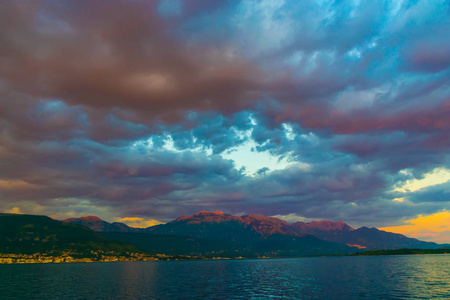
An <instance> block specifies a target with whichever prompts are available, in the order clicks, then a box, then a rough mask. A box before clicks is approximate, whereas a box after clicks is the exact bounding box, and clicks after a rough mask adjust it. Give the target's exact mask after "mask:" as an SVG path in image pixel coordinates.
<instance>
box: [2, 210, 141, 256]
mask: <svg viewBox="0 0 450 300" xmlns="http://www.w3.org/2000/svg"><path fill="white" fill-rule="evenodd" d="M99 250H100V251H109V252H116V253H125V252H134V253H142V252H143V251H142V250H139V249H138V248H136V247H135V246H133V245H130V244H126V243H122V242H116V241H110V240H108V239H106V238H105V237H103V236H101V235H100V234H98V233H95V232H93V231H92V230H90V229H88V228H86V227H84V226H81V225H76V224H70V223H63V222H60V221H56V220H53V219H51V218H49V217H46V216H34V215H16V214H0V252H1V253H20V254H33V253H45V252H55V251H71V252H77V253H91V252H92V251H99Z"/></svg>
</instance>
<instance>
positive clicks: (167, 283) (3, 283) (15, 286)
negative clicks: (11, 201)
mask: <svg viewBox="0 0 450 300" xmlns="http://www.w3.org/2000/svg"><path fill="white" fill-rule="evenodd" d="M0 295H1V298H2V299H271V298H273V299H448V298H450V255H421V256H374V257H320V258H297V259H279V260H222V261H167V262H124V263H90V264H88V263H78V264H55V265H52V264H48V265H0Z"/></svg>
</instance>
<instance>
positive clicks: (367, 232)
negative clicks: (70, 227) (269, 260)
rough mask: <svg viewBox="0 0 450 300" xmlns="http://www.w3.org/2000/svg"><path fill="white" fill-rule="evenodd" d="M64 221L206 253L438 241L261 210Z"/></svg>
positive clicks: (332, 250)
mask: <svg viewBox="0 0 450 300" xmlns="http://www.w3.org/2000/svg"><path fill="white" fill-rule="evenodd" d="M64 222H69V223H76V224H80V225H84V226H86V227H88V228H90V229H92V230H94V231H97V232H101V233H102V234H103V236H105V237H107V238H109V239H113V240H116V241H122V242H128V243H131V244H134V245H136V246H137V247H140V248H142V249H145V250H148V251H153V252H158V251H165V252H167V253H170V254H197V255H199V254H200V255H205V254H206V255H207V254H213V253H221V254H226V255H233V254H236V253H241V254H242V253H243V254H245V255H248V254H254V255H277V256H295V255H313V254H317V255H322V254H345V253H352V252H357V251H362V250H386V249H401V248H421V249H438V248H443V247H448V246H450V245H440V244H436V243H432V242H424V241H420V240H417V239H414V238H408V237H406V236H404V235H401V234H396V233H391V232H386V231H382V230H378V229H376V228H367V227H361V228H357V229H355V228H352V227H351V226H349V225H347V224H346V223H343V222H331V221H313V222H309V223H303V222H296V223H293V224H291V223H288V222H286V221H283V220H281V219H278V218H274V217H267V216H263V215H243V216H233V215H231V214H225V213H223V212H221V211H215V212H208V211H200V212H198V213H196V214H194V215H191V216H182V217H179V218H177V219H175V220H173V221H171V222H169V223H166V224H161V225H156V226H152V227H148V228H133V227H129V226H127V225H125V224H123V223H117V222H116V223H108V222H105V221H103V220H101V219H99V218H97V217H92V216H90V217H82V218H71V219H67V220H64Z"/></svg>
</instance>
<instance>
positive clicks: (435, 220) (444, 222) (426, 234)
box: [379, 210, 450, 243]
mask: <svg viewBox="0 0 450 300" xmlns="http://www.w3.org/2000/svg"><path fill="white" fill-rule="evenodd" d="M405 223H406V225H399V226H390V227H380V228H379V229H380V230H384V231H389V232H394V233H400V234H403V235H406V236H409V237H413V238H417V239H423V240H427V241H432V242H436V243H450V211H447V210H444V211H442V212H438V213H435V214H432V215H428V216H424V215H419V216H418V217H417V218H414V219H411V220H408V221H406V222H405Z"/></svg>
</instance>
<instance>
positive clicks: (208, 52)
mask: <svg viewBox="0 0 450 300" xmlns="http://www.w3.org/2000/svg"><path fill="white" fill-rule="evenodd" d="M449 14H450V8H449V4H448V1H400V0H399V1H387V2H386V1H364V0H361V1H356V0H355V1H350V2H341V1H326V0H324V1H274V0H270V1H269V0H267V1H263V0H262V1H236V2H235V1H196V0H193V1H187V2H183V1H177V0H167V1H114V0H113V1H24V2H22V1H12V0H11V1H2V3H0V20H1V24H2V26H1V27H0V28H1V29H0V44H1V47H0V94H1V97H0V209H2V210H3V211H12V210H15V211H21V212H26V213H42V214H50V215H53V216H60V217H66V216H79V215H87V214H96V215H100V216H102V217H103V218H107V219H108V218H110V219H112V218H127V217H130V218H131V217H135V218H151V219H157V220H160V221H167V220H170V219H173V218H175V217H177V216H179V215H183V214H191V213H194V212H196V211H199V210H202V209H207V210H216V209H220V210H223V211H225V212H228V213H234V214H236V213H261V214H265V215H290V217H292V214H294V215H297V216H298V217H299V218H317V219H330V220H335V221H338V220H342V221H345V222H349V223H350V224H356V225H366V224H367V225H376V226H382V225H385V226H388V225H395V224H400V223H401V221H402V220H404V219H411V218H414V217H416V216H418V215H427V214H434V213H438V212H441V211H443V210H445V209H449V208H450V204H449V201H450V197H449V193H450V181H449V180H450V177H449V178H448V179H447V180H444V181H442V180H441V181H431V182H429V183H428V185H425V186H422V187H421V188H420V189H418V190H414V189H411V188H409V189H401V187H402V186H404V185H405V184H407V183H408V182H411V181H412V180H420V179H426V178H427V176H432V174H434V173H435V172H438V171H439V172H446V170H448V169H450V154H449V153H450V84H449V83H450V54H449V53H450V35H449V34H448V33H449V32H450V15H449ZM441 178H442V176H441Z"/></svg>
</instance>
